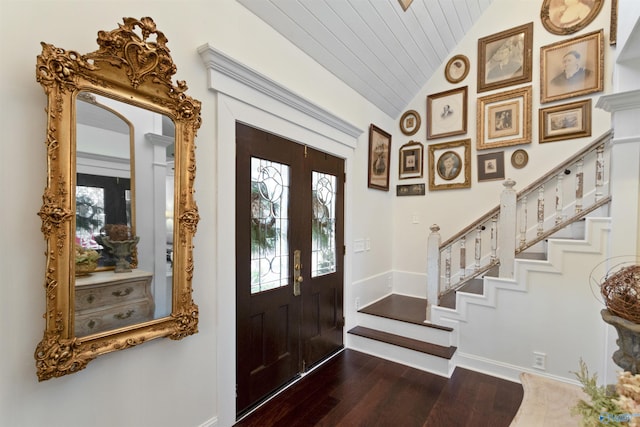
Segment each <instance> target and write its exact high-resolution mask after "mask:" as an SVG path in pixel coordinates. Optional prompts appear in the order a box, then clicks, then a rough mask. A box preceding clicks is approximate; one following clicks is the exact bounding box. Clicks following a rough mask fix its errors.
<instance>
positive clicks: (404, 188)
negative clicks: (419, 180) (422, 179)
mask: <svg viewBox="0 0 640 427" xmlns="http://www.w3.org/2000/svg"><path fill="white" fill-rule="evenodd" d="M424 195H425V186H424V184H402V185H396V196H398V197H402V196H424Z"/></svg>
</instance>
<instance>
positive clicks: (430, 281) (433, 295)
mask: <svg viewBox="0 0 640 427" xmlns="http://www.w3.org/2000/svg"><path fill="white" fill-rule="evenodd" d="M430 230H431V233H430V234H429V237H428V239H427V320H430V319H431V306H432V305H433V304H435V305H438V291H439V287H440V233H439V231H440V227H439V226H437V225H436V224H433V225H432V226H431V227H430Z"/></svg>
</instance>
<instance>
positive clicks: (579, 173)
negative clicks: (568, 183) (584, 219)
mask: <svg viewBox="0 0 640 427" xmlns="http://www.w3.org/2000/svg"><path fill="white" fill-rule="evenodd" d="M583 167H584V157H581V158H580V160H578V161H577V162H576V209H575V213H577V214H578V213H580V212H582V198H583V197H584V171H583Z"/></svg>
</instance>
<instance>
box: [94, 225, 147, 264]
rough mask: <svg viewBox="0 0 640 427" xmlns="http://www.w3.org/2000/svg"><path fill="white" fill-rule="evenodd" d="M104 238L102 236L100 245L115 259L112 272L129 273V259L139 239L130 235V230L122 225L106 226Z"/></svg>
mask: <svg viewBox="0 0 640 427" xmlns="http://www.w3.org/2000/svg"><path fill="white" fill-rule="evenodd" d="M104 229H105V232H106V236H102V237H101V239H100V244H102V245H103V246H106V247H107V248H109V249H110V250H111V252H112V253H113V255H114V256H115V257H116V267H115V270H114V272H116V273H125V272H128V271H131V264H130V263H129V259H130V258H131V254H132V252H133V249H134V248H135V247H136V245H137V244H138V242H139V241H140V237H138V236H133V235H132V234H131V228H130V227H128V226H126V225H124V224H107V225H105V227H104Z"/></svg>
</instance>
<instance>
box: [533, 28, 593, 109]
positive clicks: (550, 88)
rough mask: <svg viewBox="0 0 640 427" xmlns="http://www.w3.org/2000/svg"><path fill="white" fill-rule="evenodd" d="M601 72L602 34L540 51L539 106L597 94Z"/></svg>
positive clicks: (584, 37)
mask: <svg viewBox="0 0 640 427" xmlns="http://www.w3.org/2000/svg"><path fill="white" fill-rule="evenodd" d="M603 71H604V33H603V30H598V31H594V32H591V33H588V34H584V35H581V36H579V37H575V38H572V39H569V40H561V41H559V42H556V43H553V44H550V45H547V46H543V47H541V48H540V80H541V81H540V103H542V104H544V103H547V102H551V101H557V100H559V99H566V98H572V97H574V96H580V95H586V94H589V93H594V92H601V91H602V90H603V87H604V82H603V80H604V78H603V75H604V73H603Z"/></svg>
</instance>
